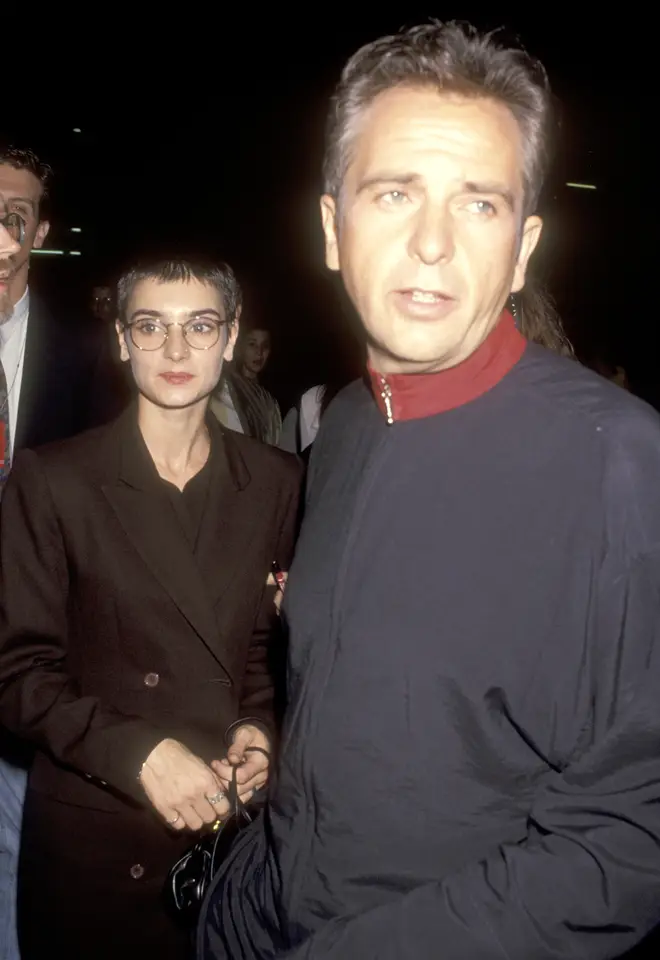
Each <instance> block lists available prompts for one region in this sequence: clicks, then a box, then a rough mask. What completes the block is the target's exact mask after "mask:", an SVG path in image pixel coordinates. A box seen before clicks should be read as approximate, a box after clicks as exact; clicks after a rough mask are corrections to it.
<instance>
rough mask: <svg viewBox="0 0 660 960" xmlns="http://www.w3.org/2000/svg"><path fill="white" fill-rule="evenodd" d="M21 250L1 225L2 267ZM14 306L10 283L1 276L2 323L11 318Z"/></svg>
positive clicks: (0, 301) (0, 257)
mask: <svg viewBox="0 0 660 960" xmlns="http://www.w3.org/2000/svg"><path fill="white" fill-rule="evenodd" d="M20 249H21V247H20V244H19V243H18V241H17V240H15V239H14V237H13V236H12V235H11V234H10V233H9V231H8V230H6V229H5V227H4V226H3V225H2V224H1V223H0V266H1V265H2V262H3V261H8V260H9V258H10V257H13V256H15V255H16V254H17V253H18V251H19V250H20ZM12 310H13V304H12V302H11V300H10V299H9V281H8V280H4V279H3V277H2V274H0V323H4V321H5V320H6V319H7V318H8V317H10V316H11V313H12Z"/></svg>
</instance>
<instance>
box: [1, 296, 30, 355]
mask: <svg viewBox="0 0 660 960" xmlns="http://www.w3.org/2000/svg"><path fill="white" fill-rule="evenodd" d="M29 310H30V290H29V288H28V287H26V288H25V293H24V294H23V296H22V297H21V298H20V300H18V301H17V302H16V303H15V304H14V309H13V310H12V314H11V317H9V319H8V320H5V322H4V323H2V324H0V346H4V345H5V344H6V343H8V342H9V341H10V340H11V338H12V336H13V335H14V334H15V333H16V331H17V330H18V329H19V327H22V326H23V324H24V323H25V321H26V320H27V317H28V312H29Z"/></svg>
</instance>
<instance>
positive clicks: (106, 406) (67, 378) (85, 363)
mask: <svg viewBox="0 0 660 960" xmlns="http://www.w3.org/2000/svg"><path fill="white" fill-rule="evenodd" d="M104 332H105V331H101V329H100V324H97V323H94V322H92V321H87V322H85V321H83V320H81V319H77V318H67V319H66V320H65V319H64V318H61V317H58V316H57V315H55V314H53V313H51V312H50V311H49V310H48V308H47V307H46V305H45V304H44V302H43V301H42V300H41V299H40V298H39V296H38V295H37V294H35V293H33V291H32V290H30V312H29V318H28V328H27V339H26V341H25V360H24V363H23V378H22V381H21V393H20V397H19V402H18V420H17V424H16V438H15V445H14V449H15V450H20V449H22V448H23V447H36V446H39V445H41V444H44V443H50V442H52V441H54V440H64V439H66V438H67V437H72V436H75V434H77V433H81V432H82V431H83V430H87V429H89V428H91V427H96V426H99V425H101V424H103V423H107V422H108V421H109V420H111V419H113V418H114V417H115V416H117V415H118V414H119V413H120V411H121V409H122V408H123V407H124V406H125V404H126V402H127V400H128V393H127V388H126V384H125V382H124V381H123V378H122V376H121V371H120V370H118V369H117V367H116V364H113V362H112V357H111V355H110V349H109V345H108V344H107V342H106V339H107V338H105V337H104V336H103V333H104Z"/></svg>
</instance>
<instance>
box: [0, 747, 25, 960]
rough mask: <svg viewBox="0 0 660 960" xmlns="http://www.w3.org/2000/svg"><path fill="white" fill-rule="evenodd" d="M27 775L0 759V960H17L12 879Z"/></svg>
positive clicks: (14, 880) (14, 897)
mask: <svg viewBox="0 0 660 960" xmlns="http://www.w3.org/2000/svg"><path fill="white" fill-rule="evenodd" d="M26 782H27V772H26V771H25V770H22V769H20V767H14V766H12V765H11V764H9V763H7V762H6V761H5V760H1V759H0V960H19V958H20V954H19V950H18V937H17V934H16V877H17V873H18V852H19V849H20V840H21V820H22V816H23V800H24V798H25V787H26Z"/></svg>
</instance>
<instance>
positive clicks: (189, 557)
mask: <svg viewBox="0 0 660 960" xmlns="http://www.w3.org/2000/svg"><path fill="white" fill-rule="evenodd" d="M117 426H118V427H120V432H121V461H120V469H119V475H118V478H117V481H116V482H115V483H112V484H107V485H104V486H103V492H104V494H105V496H106V497H107V499H108V500H109V502H110V505H111V506H112V508H113V510H114V512H115V514H116V515H117V518H118V519H119V522H120V523H121V525H122V527H123V529H124V532H125V533H126V536H127V537H128V538H129V540H130V541H131V543H132V544H133V546H134V547H135V549H136V550H137V552H138V553H139V554H140V556H141V557H142V559H143V560H144V562H145V563H146V565H147V566H148V567H149V569H150V570H151V572H152V573H153V574H154V576H156V577H157V579H158V580H159V581H160V583H161V585H162V586H163V588H164V590H165V591H166V592H167V593H168V594H169V596H170V597H171V598H172V600H173V601H174V603H175V604H176V606H177V607H178V609H179V610H180V612H181V613H182V614H183V616H184V617H185V618H186V620H187V621H188V623H189V624H190V625H191V627H192V628H193V629H194V630H195V631H196V632H197V633H198V634H199V636H200V638H201V639H202V640H203V642H204V643H205V644H206V646H207V647H208V648H209V650H210V651H211V652H212V653H213V655H214V656H215V657H216V659H217V655H218V640H219V638H218V628H217V625H216V619H215V614H214V611H213V607H212V604H211V603H210V598H209V596H208V592H207V590H206V587H205V585H204V583H203V581H202V579H201V577H200V570H199V566H198V564H197V562H196V560H195V557H194V555H193V553H192V550H191V548H190V544H189V543H188V540H187V539H186V536H185V533H184V531H183V530H182V529H181V524H180V522H179V519H178V517H177V516H176V513H175V511H174V508H173V506H172V504H171V502H170V500H169V498H168V496H167V493H166V491H165V490H164V489H163V488H162V485H161V483H160V479H159V477H158V474H157V471H156V468H155V466H154V464H153V461H152V460H151V457H150V456H149V452H148V450H147V448H146V446H145V444H144V441H143V439H142V436H141V434H140V431H139V428H138V426H137V418H136V413H135V410H134V408H131V409H130V410H129V411H128V413H127V414H125V415H124V416H122V417H121V418H120V420H119V421H118V422H117Z"/></svg>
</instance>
